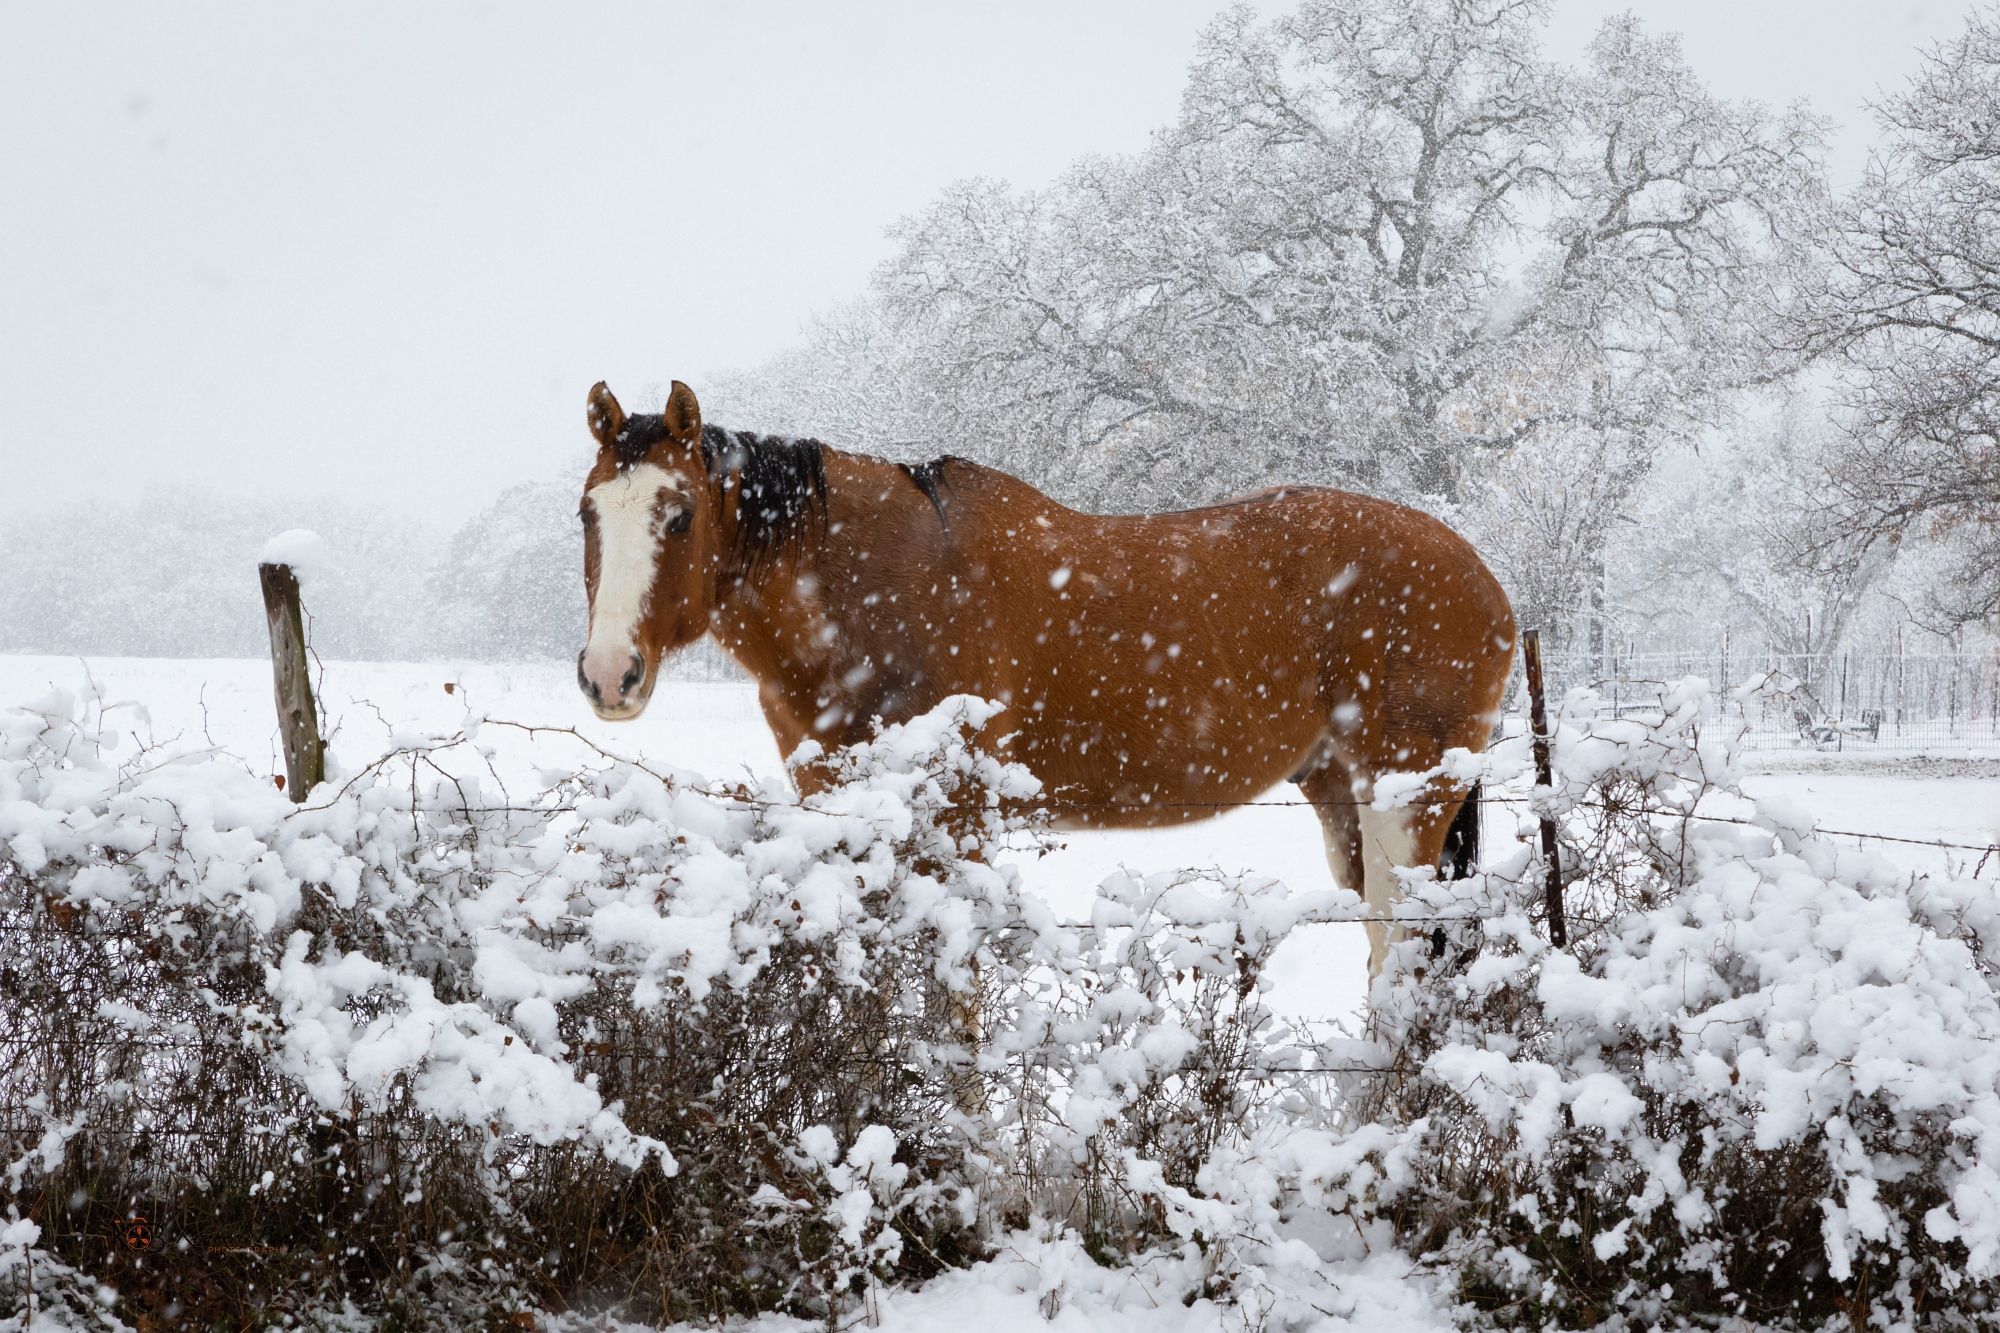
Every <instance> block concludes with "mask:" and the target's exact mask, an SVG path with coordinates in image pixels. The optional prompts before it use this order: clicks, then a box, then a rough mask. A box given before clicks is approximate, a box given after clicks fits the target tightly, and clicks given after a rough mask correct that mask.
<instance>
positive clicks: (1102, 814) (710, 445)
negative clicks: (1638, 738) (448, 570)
mask: <svg viewBox="0 0 2000 1333" xmlns="http://www.w3.org/2000/svg"><path fill="white" fill-rule="evenodd" d="M588 416H589V422H590V428H591V433H592V434H593V435H595V436H596V438H597V442H598V446H599V447H598V455H597V462H596V464H595V466H593V467H592V468H591V470H590V475H589V477H588V478H587V479H586V480H585V482H584V491H583V501H582V506H581V511H582V519H583V525H584V534H585V542H584V584H585V588H586V589H587V592H588V595H589V598H590V634H589V640H588V643H587V646H586V647H585V648H584V650H583V652H582V653H581V654H580V655H579V656H578V658H577V680H578V683H579V684H580V685H581V686H582V689H583V692H584V694H585V695H587V696H588V697H589V699H590V702H591V704H592V706H593V707H594V708H595V709H596V710H597V713H598V715H599V716H601V717H604V718H608V719H622V718H632V717H636V716H638V715H639V713H640V711H641V710H643V709H644V708H645V706H646V701H647V698H648V697H649V696H650V694H651V693H652V689H653V685H654V683H655V681H656V680H657V679H658V674H659V665H660V661H661V659H662V658H664V657H665V656H666V655H667V654H669V653H672V652H674V651H676V650H677V649H680V648H682V647H685V646H686V645H688V644H690V643H693V642H694V641H695V640H697V639H699V638H701V637H702V636H703V635H708V634H712V635H714V636H715V638H716V639H717V641H718V642H720V643H721V645H722V646H723V647H724V648H725V649H726V650H727V651H728V652H730V653H731V654H732V655H733V656H734V657H735V658H736V660H737V661H738V662H740V663H741V664H742V665H743V667H744V669H745V670H746V671H748V672H749V673H750V675H751V676H752V677H753V678H754V679H755V680H756V682H757V686H758V693H759V697H760V699H761V701H762V703H763V708H764V716H765V718H766V720H767V721H768V722H769V723H770V727H771V731H772V733H773V734H774V735H775V736H776V738H777V742H778V746H779V748H780V750H782V751H783V752H785V753H787V754H790V753H791V752H792V751H793V750H795V749H796V748H797V747H798V745H799V744H800V742H802V741H805V740H807V739H808V738H812V739H817V740H819V741H821V742H823V743H824V744H825V745H826V746H827V747H828V748H829V749H832V748H835V747H838V746H840V745H843V744H846V743H848V742H850V741H853V740H856V739H859V738H862V737H865V736H867V735H869V734H870V732H871V730H872V728H873V727H874V726H875V724H876V721H877V719H880V720H881V721H883V722H899V721H903V720H905V719H908V718H910V717H912V716H915V715H917V714H919V713H922V712H924V711H925V710H927V709H929V708H931V707H932V706H934V705H935V704H937V703H938V702H939V701H940V700H942V699H944V698H945V697H947V696H949V695H953V694H960V693H964V694H975V695H979V696H982V697H985V698H990V699H996V700H999V701H1000V702H1002V703H1004V704H1006V705H1007V706H1008V709H1009V711H1008V713H1007V714H1005V715H1004V720H1005V723H1006V725H1007V726H1008V728H1009V729H1010V730H1011V731H1012V736H1011V738H1010V740H1009V741H1008V742H1007V743H1006V744H1007V747H1008V752H1009V753H1010V754H1011V756H1012V757H1015V758H1018V759H1020V760H1021V761H1023V762H1025V763H1026V764H1027V765H1028V766H1029V767H1030V768H1031V769H1033V770H1034V772H1035V773H1036V774H1037V775H1038V776H1039V777H1040V778H1041V779H1042V782H1043V784H1044V786H1045V788H1046V789H1047V790H1048V791H1049V792H1050V793H1051V800H1052V803H1053V804H1054V806H1055V808H1056V810H1057V813H1058V816H1059V818H1058V822H1059V823H1061V824H1066V825H1069V826H1093V827H1150V826H1157V825H1162V824H1170V823H1175V822H1179V821H1183V820H1189V819H1199V818H1204V817H1206V816H1209V815H1213V814H1216V813H1218V811H1219V809H1220V808H1221V807H1223V806H1226V805H1229V804H1232V803H1236V802H1242V801H1245V800H1248V799H1250V798H1251V797H1254V796H1256V795H1257V794H1258V793H1260V792H1262V791H1264V790H1266V789H1267V788H1269V787H1272V786H1274V785H1276V784H1277V783H1280V782H1282V781H1284V780H1285V779H1287V778H1293V779H1295V780H1296V781H1297V782H1298V784H1299V785H1300V787H1301V788H1303V789H1304V791H1305V794H1306V796H1307V797H1308V798H1309V799H1310V800H1312V801H1314V802H1315V803H1316V805H1317V807H1318V809H1319V813H1320V818H1321V821H1322V824H1323V826H1324V829H1325V833H1326V845H1327V859H1328V861H1329V863H1330V865H1331V867H1332V870H1333V874H1334V878H1335V879H1336V880H1338V881H1339V882H1340V883H1341V884H1343V885H1346V886H1348V887H1350V888H1357V889H1359V890H1360V891H1361V892H1362V893H1363V894H1364V896H1365V897H1366V898H1367V900H1368V901H1369V903H1371V904H1372V905H1374V906H1376V907H1377V908H1387V906H1388V905H1389V904H1391V903H1392V902H1393V901H1394V893H1395V888H1396V878H1395V874H1394V870H1393V869H1392V867H1395V866H1435V865H1437V864H1438V861H1439V857H1440V855H1441V853H1442V852H1443V851H1444V848H1445V839H1446V833H1447V829H1448V828H1449V826H1450V824H1451V822H1452V819H1453V815H1454V814H1455V812H1456V811H1457V810H1458V809H1459V806H1460V804H1461V802H1462V800H1463V797H1464V794H1465V793H1464V792H1463V790H1461V789H1457V788H1454V787H1452V786H1451V785H1450V784H1448V783H1446V782H1444V781H1442V780H1439V781H1437V782H1434V783H1433V784H1432V787H1431V789H1430V790H1429V791H1428V792H1427V793H1426V797H1425V803H1422V804H1418V805H1414V806H1408V807H1404V808H1400V809H1395V810H1374V809H1371V808H1369V806H1368V805H1367V804H1366V802H1367V800H1368V799H1369V796H1370V794H1371V792H1372V790H1373V786H1374V782H1375V780H1376V778H1377V777H1378V776H1379V775H1382V774H1385V773H1390V772H1406V771H1411V770H1421V769H1428V768H1430V767H1432V766H1433V765H1435V764H1437V763H1438V762H1439V760H1440V758H1441V757H1442V756H1443V754H1444V752H1445V751H1446V750H1448V749H1450V748H1452V747H1454V746H1465V747H1467V748H1470V749H1474V750H1478V749H1481V748H1483V747H1484V745H1485V742H1486V740H1487V737H1488V735H1489V733H1490V730H1491V728H1492V726H1493V723H1494V720H1495V718H1496V717H1497V715H1498V710H1499V709H1500V707H1501V703H1502V695H1503V693H1504V691H1505V689H1506V683H1507V676H1508V670H1509V665H1510V661H1511V657H1512V653H1513V649H1514V617H1513V614H1512V612H1511V611H1510V609H1509V607H1508V604H1507V597H1506V594H1505V593H1503V592H1502V591H1501V589H1500V585H1499V583H1498V582H1497V581H1495V579H1494V577H1493V575H1492V573H1491V572H1489V571H1488V570H1487V568H1486V566H1485V565H1484V564H1483V563H1482V562H1481V561H1480V559H1479V557H1478V555H1477V554H1476V553H1474V551H1473V550H1472V548H1471V547H1470V546H1469V545H1467V544H1466V542H1465V541H1464V540H1463V539H1461V538H1460V537H1458V536H1457V535H1456V534H1455V533H1453V532H1452V531H1451V530H1450V529H1448V528H1446V527H1445V526H1444V525H1443V524H1441V523H1439V522H1437V521H1436V520H1435V519H1432V518H1430V517H1428V516H1427V515H1424V514H1422V513H1419V512H1418V511H1416V510H1414V509H1406V508H1404V507H1403V506H1401V505H1396V504H1390V503H1388V502H1386V501H1382V500H1374V499H1369V498H1367V497H1365V496H1359V495H1349V494H1346V493H1344V492H1341V491H1333V490H1324V489H1319V488H1311V487H1283V488H1278V489H1273V490H1266V491H1260V492H1258V493H1257V494H1254V495H1248V496H1244V497H1242V498H1241V499H1237V500H1232V501H1229V502H1228V503H1225V504H1219V505H1215V506H1212V507H1210V508H1207V509H1194V510H1188V511H1185V512H1181V513H1172V514H1145V515H1132V516H1116V517H1113V516H1100V515H1095V514H1082V513H1078V512H1077V511H1075V510H1073V509H1068V508H1065V507H1064V506H1062V505H1060V504H1057V503H1056V502H1055V501H1053V500H1051V499H1049V498H1048V497H1047V496H1045V495H1043V494H1042V493H1041V492H1039V491H1037V490H1036V489H1035V488H1034V487H1032V486H1029V485H1028V484H1027V483H1025V482H1023V481H1021V480H1019V479H1017V478H1015V477H1011V476H1008V475H1007V474H1006V473H1004V472H997V471H995V470H994V469H992V468H988V467H982V466H980V465H978V464H976V463H969V462H966V461H964V460H962V459H957V458H942V459H939V460H937V461H935V462H932V463H926V464H923V465H920V466H910V465H903V464H896V463H888V462H884V461H882V460H881V459H878V458H871V457H867V456H865V455H859V454H850V453H843V452H840V451H838V450H835V449H832V448H829V447H827V446H825V445H822V444H820V443H819V442H817V441H814V440H792V439H780V438H772V437H763V436H755V435H749V434H744V433H736V432H730V431H725V430H722V429H720V428H718V427H715V426H704V425H703V424H702V421H701V411H700V408H699V406H698V405H697V404H696V401H695V396H694V394H693V392H691V391H690V390H689V389H688V387H687V386H686V385H684V384H681V383H680V382H678V381H676V382H675V383H674V386H673V389H672V392H671V394H670V395H669V397H668V399H667V403H666V408H665V410H664V411H663V412H662V413H661V414H659V415H657V416H652V415H636V416H627V415H626V414H625V412H624V411H623V409H621V408H620V407H619V405H618V401H617V400H616V399H615V398H613V397H612V396H611V394H610V392H609V391H608V390H607V389H606V388H605V386H604V385H603V384H599V385H597V386H596V387H595V388H593V389H592V390H591V391H590V401H589V413H588ZM798 780H799V782H800V785H801V787H802V788H806V789H810V788H811V787H812V786H813V785H814V784H815V783H816V782H817V781H819V780H820V779H819V778H818V777H817V776H816V775H815V773H814V772H813V770H812V769H811V768H810V767H807V768H803V769H801V770H799V771H798ZM1388 939H1389V932H1388V931H1387V930H1386V929H1385V928H1383V927H1382V926H1381V925H1379V924H1373V925H1371V926H1370V929H1369V943H1370V966H1371V969H1379V967H1380V964H1381V960H1382V956H1383V953H1384V950H1385V949H1386V946H1387V941H1388Z"/></svg>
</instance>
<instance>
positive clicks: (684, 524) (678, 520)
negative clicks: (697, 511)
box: [667, 509, 694, 534]
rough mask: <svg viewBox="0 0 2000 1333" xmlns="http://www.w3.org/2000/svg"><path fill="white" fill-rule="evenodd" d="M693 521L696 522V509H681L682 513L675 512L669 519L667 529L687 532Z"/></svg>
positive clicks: (673, 531) (675, 531)
mask: <svg viewBox="0 0 2000 1333" xmlns="http://www.w3.org/2000/svg"><path fill="white" fill-rule="evenodd" d="M693 522H694V510H692V509H683V510H681V512H680V513H678V514H675V515H674V516H673V517H672V518H670V519H668V520H667V531H668V532H672V533H677V534H678V533H682V532H686V531H687V530H688V526H689V525H690V524H692V523H693Z"/></svg>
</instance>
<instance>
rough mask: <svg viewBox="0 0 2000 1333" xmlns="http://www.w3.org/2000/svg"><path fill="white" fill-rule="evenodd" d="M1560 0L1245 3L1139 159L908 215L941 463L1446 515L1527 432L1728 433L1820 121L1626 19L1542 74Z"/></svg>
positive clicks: (989, 191) (909, 290)
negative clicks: (1761, 103)
mask: <svg viewBox="0 0 2000 1333" xmlns="http://www.w3.org/2000/svg"><path fill="white" fill-rule="evenodd" d="M1544 12H1545V6H1544V5H1541V4H1539V3H1533V2H1532V0H1450V2H1449V3H1446V2H1441V0H1395V2H1394V3H1387V4H1383V3H1373V2H1372V0H1371V2H1368V3H1364V2H1363V0H1307V3H1305V4H1303V5H1302V6H1301V7H1300V8H1299V9H1298V10H1297V12H1295V13H1293V14H1291V15H1289V16H1286V17H1283V18H1280V19H1277V20H1275V21H1273V22H1270V23H1260V22H1259V21H1258V20H1257V19H1256V18H1255V17H1254V16H1253V15H1252V14H1250V13H1249V12H1248V11H1247V10H1242V9H1238V10H1234V11H1231V12H1230V13H1228V14H1225V15H1224V16H1223V17H1222V18H1220V19H1219V20H1217V22H1216V23H1215V24H1214V25H1213V26H1212V27H1211V28H1210V29H1209V30H1208V31H1207V32H1206V33H1205V34H1204V36H1203V38H1202V40H1201V43H1200V46H1199V49H1198V52H1197V56H1196V59H1195V62H1194V64H1193V67H1192V69H1191V71H1190V76H1189V82H1188V86H1187V89H1186V92H1185V95H1184V99H1183V105H1182V110H1181V114H1180V116H1179V118H1178V119H1177V120H1176V122H1175V123H1173V124H1172V125H1170V126H1168V127H1166V128H1165V129H1163V130H1161V131H1159V132H1158V133H1157V134H1156V135H1155V137H1154V140H1153V142H1152V144H1151V146H1150V147H1149V148H1147V149H1146V150H1145V151H1143V152H1140V153H1137V154H1134V155H1130V156H1123V157H1101V158H1091V159H1086V160H1084V161H1082V162H1080V163H1078V164H1077V165H1076V166H1075V167H1074V168H1073V169H1072V170H1071V171H1070V172H1068V173H1067V174H1066V175H1065V176H1064V177H1063V178H1062V179H1061V180H1060V181H1059V182H1058V183H1056V184H1055V185H1054V186H1052V187H1051V188H1049V189H1046V190H1040V191H1021V190H1014V189H1010V188H1008V187H1005V186H1003V185H999V184H996V183H993V182H990V181H971V182H966V183H962V184H959V185H956V186H954V187H952V188H951V189H949V190H947V191H946V192H945V194H944V195H943V196H942V197H941V198H940V199H939V200H937V201H936V202H935V203H934V204H932V205H931V206H930V207H929V208H928V209H926V210H924V211H923V212H921V213H919V214H918V215H917V216H915V217H913V218H910V219H908V220H906V221H905V222H904V223H903V224H902V225H901V226H900V228H899V229H898V232H897V235H898V236H899V238H900V240H901V242H902V248H901V250H900V251H899V253H898V254H897V255H896V256H895V258H894V259H892V260H891V261H890V263H889V264H888V265H886V266H885V268H884V269H883V271H882V272H881V274H880V275H879V279H878V285H877V292H878V297H879V299H880V301H881V303H882V305H883V307H884V309H885V311H886V314H887V317H888V318H889V319H890V320H892V321H893V323H894V327H895V329H896V331H897V333H898V334H899V336H900V337H901V338H903V339H904V340H906V341H907V342H908V343H909V344H910V345H911V348H910V350H908V351H906V352H905V353H904V359H903V363H902V364H903V367H904V369H905V370H906V371H907V372H908V373H912V374H914V375H916V376H917V377H918V387H916V388H914V389H910V390H906V391H905V396H906V397H907V398H909V399H912V400H917V401H922V402H923V403H924V404H925V417H926V419H927V420H929V421H933V422H937V423H939V424H940V425H941V427H942V429H943V433H944V435H945V436H946V441H947V443H948V445H949V447H955V448H965V449H966V450H967V451H968V452H973V453H975V454H980V455H984V456H988V457H993V458H996V459H1000V460H1003V461H1005V462H1008V463H1010V464H1012V465H1014V466H1016V467H1019V468H1021V469H1022V470H1024V471H1026V472H1028V473H1029V474H1030V475H1033V476H1036V477H1038V478H1040V479H1042V480H1045V481H1049V482H1052V483H1054V484H1055V485H1056V486H1057V487H1058V489H1059V490H1061V491H1063V492H1065V493H1066V494H1068V495H1069V496H1070V497H1071V498H1076V499H1082V500H1089V501H1095V502H1098V503H1109V504H1128V503H1159V502H1163V501H1198V500H1204V499H1212V498H1216V497H1217V496H1219V495H1222V494H1225V493H1228V492H1232V491H1236V490H1240V489H1242V488H1244V487H1246V486H1248V485H1252V484H1256V483H1260V482H1264V481H1271V480H1281V479H1282V480H1321V481H1337V482H1341V483H1344V484H1348V485H1353V486H1357V487H1361V488H1366V489H1371V490H1375V491H1378V492H1385V493H1390V494H1395V495H1399V496H1403V497H1406V498H1412V499H1421V498H1422V497H1426V496H1433V497H1442V498H1445V499H1448V500H1460V499H1463V498H1465V497H1467V496H1468V495H1473V494H1477V493H1480V492H1482V491H1483V490H1484V483H1483V481H1482V477H1483V474H1484V472H1485V470H1486V469H1487V468H1488V467H1489V466H1491V463H1492V460H1494V459H1496V458H1502V457H1504V456H1505V455H1506V454H1507V452H1508V451H1509V450H1512V449H1515V448H1517V447H1520V446H1521V445H1523V444H1524V443H1527V442H1529V441H1546V440H1549V439H1553V438H1558V437H1559V438H1562V439H1566V440H1571V441H1576V442H1579V443H1580V444H1581V446H1582V447H1583V448H1584V450H1585V452H1586V454H1592V453H1598V452H1602V451H1603V450H1604V449H1605V448H1607V447H1609V448H1612V449H1613V450H1615V451H1616V452H1619V453H1621V454H1627V455H1633V456H1636V457H1639V458H1643V457H1644V456H1645V455H1646V454H1647V453H1649V452H1650V451H1651V450H1652V449H1653V448H1655V447H1657V445H1658V444H1659V443H1660V442H1662V441H1664V440H1667V439H1672V438H1678V437H1682V436H1685V435H1687V434H1690V433H1692V432H1694V431H1697V430H1699V429H1700V428H1702V427H1703V426H1705V425H1707V424H1709V423H1712V422H1714V421H1716V420H1717V419H1718V418H1719V417H1720V416H1722V415H1723V414H1724V413H1725V411H1726V409H1727V405H1728V402H1729V398H1730V395H1731V393H1732V392H1733V391H1734V390H1735V389H1737V388H1738V387H1739V386H1741V385H1742V384H1744V383H1746V382H1748V381H1750V380H1753V379H1755V378H1756V377H1758V376H1759V375H1760V374H1762V373H1764V372H1765V370H1766V366H1765V364H1764V361H1763V359H1762V357H1761V355H1760V350H1759V340H1758V338H1757V336H1756V332H1757V330H1756V329H1755V326H1754V322H1752V321H1748V320H1746V319H1745V318H1744V317H1743V312H1744V311H1745V310H1746V309H1751V308H1755V307H1757V306H1758V305H1760V304H1762V302H1760V301H1758V300H1753V297H1758V296H1760V295H1761V294H1762V289H1763V288H1764V287H1765V285H1766V284H1769V283H1771V282H1772V281H1774V276H1773V273H1772V271H1771V263H1772V262H1773V254H1774V252H1773V251H1772V250H1771V249H1770V248H1769V247H1766V246H1765V245H1764V242H1765V240H1766V239H1767V238H1768V237H1770V236H1771V235H1773V234H1777V235H1789V234H1790V233H1791V232H1793V231H1794V230H1796V229H1797V227H1798V226H1799V225H1800V218H1801V213H1802V210H1803V209H1804V208H1806V207H1807V206H1808V205H1809V204H1810V202H1811V200H1812V199H1813V198H1814V196H1815V194H1816V193H1817V191H1818V189H1819V168H1818V165H1817V162H1818V153H1819V146H1820V135H1821V129H1820V126H1819V124H1818V123H1817V122H1816V121H1814V120H1813V119H1812V118H1810V117H1809V116H1806V115H1805V114H1803V113H1800V112H1793V113H1789V114H1786V115H1783V116H1775V117H1774V116H1772V115H1770V114H1768V113H1767V112H1765V111H1764V110H1762V109H1761V108H1759V107H1756V106H1754V105H1750V104H1738V103H1731V102H1727V101H1724V100H1722V99H1719V98H1716V97H1714V96H1713V95H1711V94H1710V93H1708V92H1707V90H1706V89H1705V88H1703V86H1702V85H1701V83H1700V81H1699V80H1698V79H1697V78H1696V77H1695V76H1694V74H1693V73H1692V71H1691V70H1690V69H1689V68H1688V66H1687V64H1686V62H1685V60H1684V59H1683V58H1682V56H1681V53H1680V49H1679V46H1678V43H1677V41H1676V40H1675V39H1673V38H1671V37H1656V36H1652V35H1649V34H1647V33H1646V32H1644V31H1643V30H1642V29H1641V28H1640V27H1639V25H1638V24H1637V23H1636V21H1634V20H1632V19H1630V18H1621V19H1615V20H1613V21H1611V22H1609V23H1607V25H1606V26H1605V28H1604V29H1603V31H1602V32H1601V33H1600V34H1599V36H1598V38H1597V40H1596V41H1595V42H1594V43H1593V45H1592V47H1591V50H1590V54H1589V58H1588V60H1587V62H1586V64H1585V65H1584V66H1583V67H1582V68H1578V69H1568V68H1563V67H1560V66H1557V65H1555V64H1552V63H1551V62H1549V61H1547V60H1546V59H1544V57H1543V56H1542V53H1541V50H1540V46H1539V29H1540V25H1541V22H1542V20H1543V18H1544ZM1611 436H1617V437H1619V438H1618V439H1616V440H1615V441H1613V442H1612V443H1611V444H1610V445H1608V446H1607V445H1606V444H1605V443H1604V440H1605V439H1606V438H1608V437H1611Z"/></svg>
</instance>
